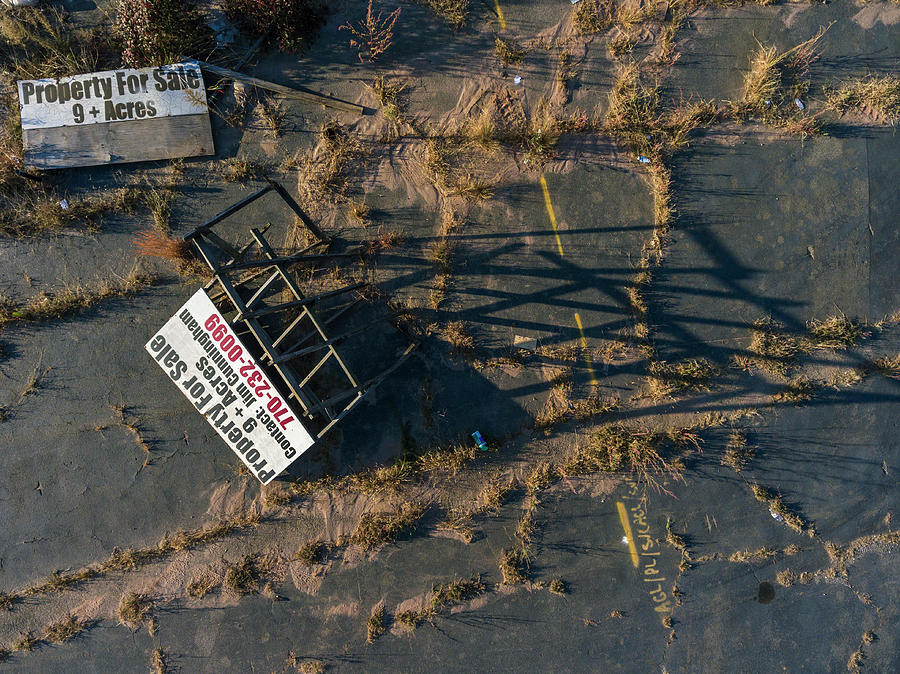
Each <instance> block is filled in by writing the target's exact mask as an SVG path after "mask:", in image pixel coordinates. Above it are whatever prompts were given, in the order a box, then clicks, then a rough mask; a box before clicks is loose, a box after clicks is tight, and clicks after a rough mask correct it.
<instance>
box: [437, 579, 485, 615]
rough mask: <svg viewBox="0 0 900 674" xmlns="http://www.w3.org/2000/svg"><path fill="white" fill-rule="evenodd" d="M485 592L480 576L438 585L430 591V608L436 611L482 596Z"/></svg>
mask: <svg viewBox="0 0 900 674" xmlns="http://www.w3.org/2000/svg"><path fill="white" fill-rule="evenodd" d="M486 591H487V586H486V585H485V584H484V582H483V581H482V580H481V576H473V577H472V578H467V579H465V580H455V581H453V582H451V583H446V584H444V585H438V586H437V587H436V588H434V589H433V590H432V591H431V607H432V608H433V609H435V610H437V609H439V608H441V607H442V606H447V605H449V604H454V603H457V602H461V601H468V600H469V599H474V598H475V597H477V596H479V595H482V594H484V593H485V592H486Z"/></svg>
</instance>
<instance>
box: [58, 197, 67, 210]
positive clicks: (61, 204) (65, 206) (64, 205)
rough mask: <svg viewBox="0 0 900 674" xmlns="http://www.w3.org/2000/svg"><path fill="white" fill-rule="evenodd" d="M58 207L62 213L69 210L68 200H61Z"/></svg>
mask: <svg viewBox="0 0 900 674" xmlns="http://www.w3.org/2000/svg"><path fill="white" fill-rule="evenodd" d="M59 207H60V208H61V209H63V210H64V211H67V210H69V202H68V200H67V199H63V200H62V201H60V202H59Z"/></svg>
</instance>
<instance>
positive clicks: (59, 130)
mask: <svg viewBox="0 0 900 674" xmlns="http://www.w3.org/2000/svg"><path fill="white" fill-rule="evenodd" d="M22 145H23V148H24V150H25V166H26V167H27V168H35V169H57V168H72V167H76V166H98V165H101V164H119V163H124V162H134V161H152V160H156V159H174V158H176V157H197V156H203V155H211V154H215V149H214V146H213V138H212V130H211V129H210V125H209V114H208V113H206V112H204V113H203V114H200V115H184V116H179V117H157V118H154V119H140V120H131V121H125V122H110V123H108V124H91V125H89V126H60V127H56V128H50V129H25V130H24V131H23V132H22Z"/></svg>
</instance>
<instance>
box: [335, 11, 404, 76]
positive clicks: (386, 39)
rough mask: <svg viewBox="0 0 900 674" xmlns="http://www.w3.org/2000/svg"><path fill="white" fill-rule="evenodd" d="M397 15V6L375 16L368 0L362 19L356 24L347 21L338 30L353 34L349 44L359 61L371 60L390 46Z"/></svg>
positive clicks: (398, 12) (398, 13)
mask: <svg viewBox="0 0 900 674" xmlns="http://www.w3.org/2000/svg"><path fill="white" fill-rule="evenodd" d="M399 17H400V8H399V7H398V8H397V9H395V10H394V11H393V12H391V13H390V14H388V15H387V16H383V15H382V12H378V16H375V13H374V12H373V11H372V0H369V7H368V9H367V10H366V17H365V18H364V19H361V20H360V21H359V23H358V24H357V25H356V26H354V25H353V24H352V23H350V22H347V23H345V24H344V25H343V26H340V27H339V28H338V30H346V31H349V32H350V34H351V35H352V36H353V37H352V38H351V39H350V46H351V47H353V48H355V49H356V50H357V55H358V56H359V62H360V63H364V62H365V61H369V62H372V61H374V60H375V59H377V58H378V57H379V56H380V55H381V54H383V53H384V52H386V51H387V50H388V48H389V47H390V46H391V43H392V42H393V41H394V24H396V23H397V19H398V18H399Z"/></svg>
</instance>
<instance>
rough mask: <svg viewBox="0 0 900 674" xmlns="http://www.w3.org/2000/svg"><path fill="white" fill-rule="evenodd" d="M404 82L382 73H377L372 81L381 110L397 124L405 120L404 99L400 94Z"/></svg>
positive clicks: (404, 85) (403, 87)
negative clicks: (389, 77)
mask: <svg viewBox="0 0 900 674" xmlns="http://www.w3.org/2000/svg"><path fill="white" fill-rule="evenodd" d="M406 84H407V83H406V81H404V80H391V79H388V78H386V77H385V76H384V75H378V76H377V77H376V78H375V81H374V82H373V83H372V89H373V90H374V91H375V94H376V95H377V96H378V102H379V103H380V104H381V112H382V113H383V114H384V116H385V118H387V119H389V120H390V121H392V122H393V123H394V124H396V125H398V126H399V125H400V124H402V123H403V122H405V121H406V101H405V100H404V98H403V96H402V94H403V91H404V90H405V89H406Z"/></svg>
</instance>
